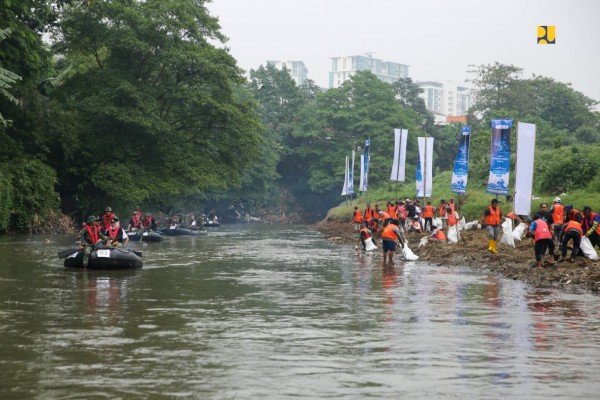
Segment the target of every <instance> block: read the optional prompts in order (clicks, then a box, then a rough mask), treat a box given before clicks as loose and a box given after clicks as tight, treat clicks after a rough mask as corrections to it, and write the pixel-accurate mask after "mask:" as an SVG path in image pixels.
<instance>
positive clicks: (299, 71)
mask: <svg viewBox="0 0 600 400" xmlns="http://www.w3.org/2000/svg"><path fill="white" fill-rule="evenodd" d="M267 65H272V66H274V67H275V68H277V69H283V68H286V69H287V70H288V71H289V73H290V75H291V76H292V79H293V80H294V82H296V85H298V86H303V85H304V84H305V83H306V80H307V79H308V69H306V66H305V65H304V62H303V61H267Z"/></svg>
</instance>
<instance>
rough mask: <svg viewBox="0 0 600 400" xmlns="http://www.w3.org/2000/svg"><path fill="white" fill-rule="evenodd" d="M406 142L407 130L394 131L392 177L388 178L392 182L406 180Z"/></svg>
mask: <svg viewBox="0 0 600 400" xmlns="http://www.w3.org/2000/svg"><path fill="white" fill-rule="evenodd" d="M407 140H408V130H407V129H402V130H400V129H394V162H393V163H392V175H391V177H390V180H392V181H397V182H404V180H405V179H406V142H407Z"/></svg>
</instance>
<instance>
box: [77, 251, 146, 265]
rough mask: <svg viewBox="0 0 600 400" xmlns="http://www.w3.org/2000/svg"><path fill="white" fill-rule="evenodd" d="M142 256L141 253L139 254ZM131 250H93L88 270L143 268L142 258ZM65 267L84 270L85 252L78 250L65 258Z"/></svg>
mask: <svg viewBox="0 0 600 400" xmlns="http://www.w3.org/2000/svg"><path fill="white" fill-rule="evenodd" d="M139 254H140V255H141V253H139ZM140 255H137V254H136V253H135V252H133V251H132V250H130V249H120V248H106V249H96V250H92V253H91V254H90V261H89V263H88V269H133V268H142V265H143V262H142V257H140ZM65 267H67V268H83V251H81V250H77V251H75V252H73V254H71V255H69V256H67V258H65Z"/></svg>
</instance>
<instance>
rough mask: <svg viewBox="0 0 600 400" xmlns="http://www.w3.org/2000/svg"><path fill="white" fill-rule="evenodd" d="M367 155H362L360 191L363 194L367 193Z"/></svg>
mask: <svg viewBox="0 0 600 400" xmlns="http://www.w3.org/2000/svg"><path fill="white" fill-rule="evenodd" d="M364 171H365V155H364V154H361V155H360V181H359V183H358V190H360V191H361V192H364V191H365V174H364Z"/></svg>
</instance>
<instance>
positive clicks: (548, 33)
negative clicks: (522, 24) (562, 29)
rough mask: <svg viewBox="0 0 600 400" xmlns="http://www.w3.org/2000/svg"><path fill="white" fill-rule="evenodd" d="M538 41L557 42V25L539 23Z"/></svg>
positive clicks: (542, 42) (543, 42) (539, 42)
mask: <svg viewBox="0 0 600 400" xmlns="http://www.w3.org/2000/svg"><path fill="white" fill-rule="evenodd" d="M537 42H538V44H555V43H556V26H554V25H546V26H543V25H538V27H537Z"/></svg>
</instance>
